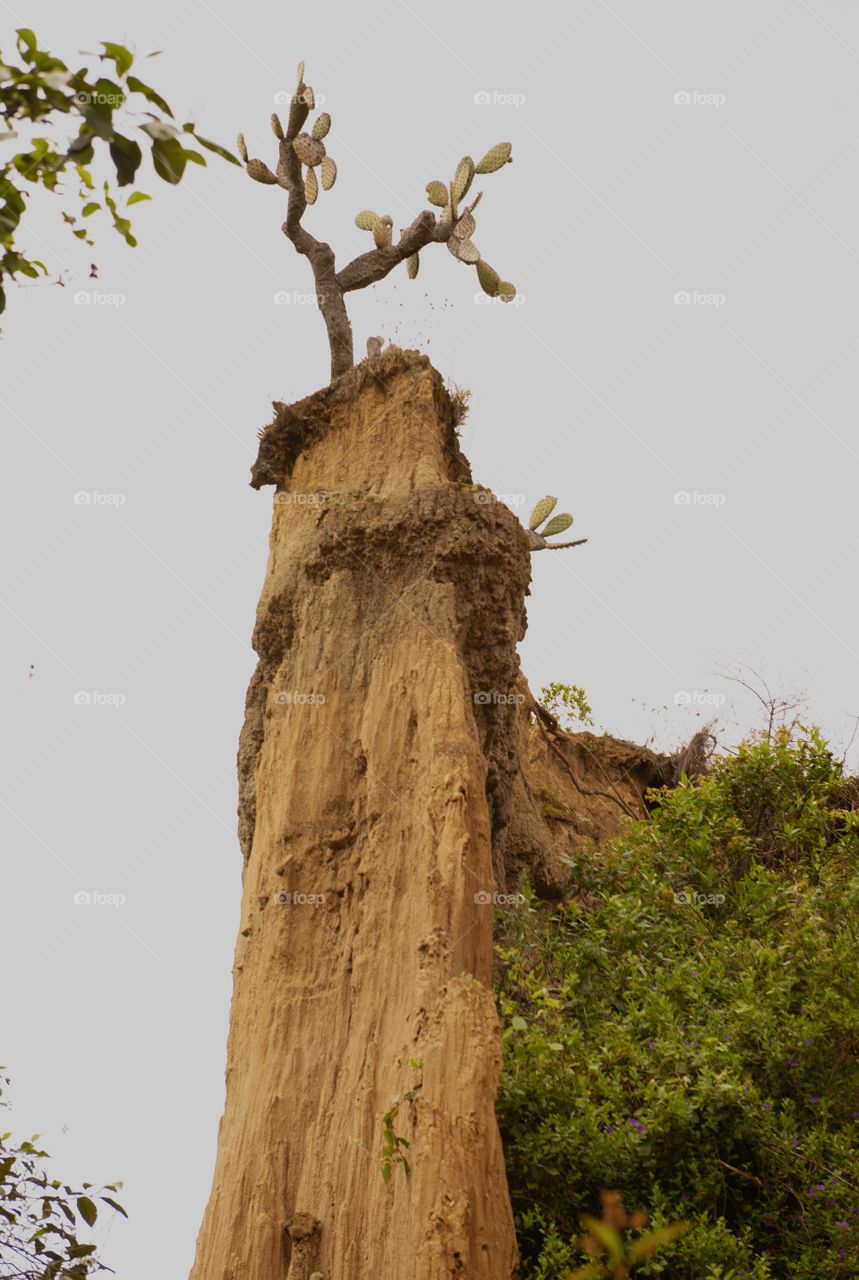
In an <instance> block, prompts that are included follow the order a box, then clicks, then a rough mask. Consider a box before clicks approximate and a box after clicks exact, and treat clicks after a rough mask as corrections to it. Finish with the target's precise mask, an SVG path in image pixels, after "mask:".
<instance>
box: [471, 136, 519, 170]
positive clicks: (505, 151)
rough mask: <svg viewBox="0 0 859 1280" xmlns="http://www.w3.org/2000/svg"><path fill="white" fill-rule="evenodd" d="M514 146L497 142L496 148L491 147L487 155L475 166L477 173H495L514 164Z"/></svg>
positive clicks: (509, 143)
mask: <svg viewBox="0 0 859 1280" xmlns="http://www.w3.org/2000/svg"><path fill="white" fill-rule="evenodd" d="M512 152H513V144H512V143H511V142H496V144H495V146H494V147H490V148H489V150H488V151H487V153H486V155H485V156H484V157H483V159H482V160H480V161H479V162H478V163H477V164H476V165H475V166H474V172H475V173H495V171H496V169H500V168H501V167H502V165H505V164H512V163H513V155H512Z"/></svg>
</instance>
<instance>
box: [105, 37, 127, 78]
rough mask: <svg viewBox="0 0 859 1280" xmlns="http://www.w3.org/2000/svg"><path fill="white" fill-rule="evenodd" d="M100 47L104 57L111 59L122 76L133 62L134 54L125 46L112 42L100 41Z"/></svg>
mask: <svg viewBox="0 0 859 1280" xmlns="http://www.w3.org/2000/svg"><path fill="white" fill-rule="evenodd" d="M101 47H102V48H103V49H104V56H105V57H106V58H110V59H112V61H113V62H114V63H115V64H116V69H117V71H118V72H119V74H120V75H121V76H124V75H125V73H126V72H127V71H128V70H129V68H130V67H131V64H132V62H133V61H134V54H133V53H132V52H131V51H130V50H129V49H126V47H125V45H122V44H114V43H113V41H112V40H102V42H101Z"/></svg>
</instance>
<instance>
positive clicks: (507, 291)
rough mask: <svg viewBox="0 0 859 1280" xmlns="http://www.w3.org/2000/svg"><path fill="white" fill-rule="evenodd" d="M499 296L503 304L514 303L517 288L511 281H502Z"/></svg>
mask: <svg viewBox="0 0 859 1280" xmlns="http://www.w3.org/2000/svg"><path fill="white" fill-rule="evenodd" d="M498 296H499V298H500V299H501V301H502V302H512V301H513V299H514V298H515V297H516V286H515V284H511V283H510V281H509V280H502V281H501V283H500V285H499V286H498Z"/></svg>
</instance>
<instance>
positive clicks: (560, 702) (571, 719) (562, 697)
mask: <svg viewBox="0 0 859 1280" xmlns="http://www.w3.org/2000/svg"><path fill="white" fill-rule="evenodd" d="M540 701H541V702H542V704H543V706H544V707H545V708H546V710H547V711H548V712H549V713H550V714H551V715H553V716H554V717H555V719H556V720H558V721H560V723H561V728H562V729H568V730H569V729H572V727H573V725H574V724H575V722H576V721H577V720H580V721H581V722H582V724H591V723H592V719H591V716H592V713H593V707H592V706H591V704H590V703H589V702H588V695H587V694H586V693H585V691H584V689H583V688H582V687H581V685H579V684H561V683H560V681H558V680H552V681H551V683H550V684H547V685H544V686H543V688H542V689H541V690H540Z"/></svg>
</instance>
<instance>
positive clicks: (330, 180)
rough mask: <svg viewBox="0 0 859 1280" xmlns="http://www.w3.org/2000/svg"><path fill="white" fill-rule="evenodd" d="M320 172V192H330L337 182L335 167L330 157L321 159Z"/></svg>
mask: <svg viewBox="0 0 859 1280" xmlns="http://www.w3.org/2000/svg"><path fill="white" fill-rule="evenodd" d="M320 172H321V174H322V190H323V191H330V190H331V188H332V187H333V186H334V183H335V182H336V181H337V165H336V164H335V163H334V161H333V160H332V159H331V157H330V156H323V157H322V164H321V165H320Z"/></svg>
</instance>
